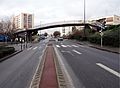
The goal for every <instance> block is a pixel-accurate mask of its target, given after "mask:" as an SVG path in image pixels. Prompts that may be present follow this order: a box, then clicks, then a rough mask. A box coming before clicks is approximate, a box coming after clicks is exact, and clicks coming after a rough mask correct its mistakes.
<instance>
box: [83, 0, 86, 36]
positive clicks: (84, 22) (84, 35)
mask: <svg viewBox="0 0 120 88" xmlns="http://www.w3.org/2000/svg"><path fill="white" fill-rule="evenodd" d="M85 10H86V4H85V0H84V12H83V13H84V37H86V34H85V20H86V17H85V16H86V13H85Z"/></svg>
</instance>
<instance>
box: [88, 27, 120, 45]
mask: <svg viewBox="0 0 120 88" xmlns="http://www.w3.org/2000/svg"><path fill="white" fill-rule="evenodd" d="M119 34H120V28H119V27H118V28H117V29H116V30H107V31H105V32H104V35H103V45H106V46H113V47H119V45H120V36H119ZM100 38H101V36H100V34H99V33H95V34H93V35H91V36H90V37H89V41H90V42H91V43H96V44H100Z"/></svg>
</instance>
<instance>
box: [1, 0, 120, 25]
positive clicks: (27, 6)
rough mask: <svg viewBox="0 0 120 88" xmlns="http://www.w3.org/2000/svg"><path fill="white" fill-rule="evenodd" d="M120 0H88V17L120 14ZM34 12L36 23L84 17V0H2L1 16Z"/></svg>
mask: <svg viewBox="0 0 120 88" xmlns="http://www.w3.org/2000/svg"><path fill="white" fill-rule="evenodd" d="M119 3H120V0H86V19H91V18H96V17H101V16H109V15H114V14H116V15H120V5H119ZM21 12H27V13H34V16H35V24H39V23H40V22H42V23H48V22H54V21H63V20H76V19H83V0H44V1H42V0H12V1H11V0H1V1H0V17H2V16H11V15H13V14H18V13H21Z"/></svg>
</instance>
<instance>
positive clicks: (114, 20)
mask: <svg viewBox="0 0 120 88" xmlns="http://www.w3.org/2000/svg"><path fill="white" fill-rule="evenodd" d="M118 24H120V16H117V15H113V16H109V17H106V25H118Z"/></svg>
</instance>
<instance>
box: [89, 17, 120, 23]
mask: <svg viewBox="0 0 120 88" xmlns="http://www.w3.org/2000/svg"><path fill="white" fill-rule="evenodd" d="M97 22H100V23H103V22H105V23H106V25H118V24H120V16H117V15H113V16H107V17H101V18H98V19H94V20H89V23H97Z"/></svg>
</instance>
